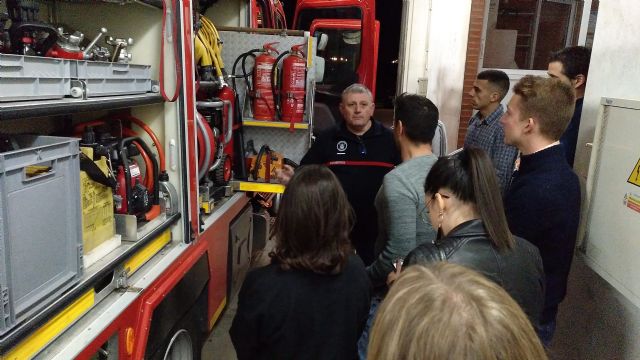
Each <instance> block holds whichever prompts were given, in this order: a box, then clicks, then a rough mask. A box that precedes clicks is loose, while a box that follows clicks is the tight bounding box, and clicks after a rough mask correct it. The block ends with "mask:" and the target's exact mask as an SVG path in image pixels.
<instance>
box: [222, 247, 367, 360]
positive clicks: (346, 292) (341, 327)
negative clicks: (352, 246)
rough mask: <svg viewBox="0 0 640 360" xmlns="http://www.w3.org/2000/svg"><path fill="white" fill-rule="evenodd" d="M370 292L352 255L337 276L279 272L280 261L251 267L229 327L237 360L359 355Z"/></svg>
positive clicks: (334, 359)
mask: <svg viewBox="0 0 640 360" xmlns="http://www.w3.org/2000/svg"><path fill="white" fill-rule="evenodd" d="M370 293H371V284H370V282H369V277H368V275H367V273H366V271H365V269H364V264H363V263H362V260H360V259H359V258H358V257H357V256H355V255H351V256H350V257H349V262H348V263H347V265H346V266H345V268H344V269H343V270H342V272H341V273H340V274H336V275H322V274H316V273H313V272H311V271H307V270H296V269H292V270H289V271H283V270H281V269H280V266H279V265H278V264H271V265H268V266H265V267H262V268H259V269H255V270H252V271H251V272H249V274H248V275H247V278H246V280H245V281H244V283H243V284H242V288H241V289H240V294H239V295H238V310H237V312H236V315H235V318H234V319H233V324H232V326H231V329H230V330H229V334H230V335H231V341H232V342H233V346H234V347H235V349H236V353H237V356H238V359H239V360H260V359H278V360H280V359H318V360H320V359H322V360H324V359H327V360H329V359H330V360H343V359H344V360H351V359H357V357H358V352H357V343H358V338H359V337H360V334H361V333H362V330H363V329H364V326H365V323H366V321H367V316H368V315H369V301H370Z"/></svg>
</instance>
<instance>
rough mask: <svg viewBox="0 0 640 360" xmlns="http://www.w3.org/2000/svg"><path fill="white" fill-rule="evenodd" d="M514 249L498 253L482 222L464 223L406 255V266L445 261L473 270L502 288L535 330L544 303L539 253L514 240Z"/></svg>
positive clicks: (529, 246) (520, 240)
mask: <svg viewBox="0 0 640 360" xmlns="http://www.w3.org/2000/svg"><path fill="white" fill-rule="evenodd" d="M514 240H515V247H514V248H513V249H512V250H508V251H504V252H499V251H498V250H497V249H496V248H495V247H494V246H493V244H492V243H491V240H490V239H489V234H487V231H486V230H485V228H484V225H483V223H482V220H479V219H476V220H471V221H467V222H464V223H462V224H460V225H458V226H457V227H456V228H454V229H453V230H452V231H451V232H450V233H449V235H447V236H446V237H445V238H443V239H439V240H436V243H435V244H423V245H420V246H418V247H417V248H415V249H414V250H413V251H411V252H410V253H409V255H407V258H406V260H405V262H404V264H405V266H407V265H412V264H428V263H434V262H438V261H448V262H451V263H454V264H458V265H463V266H466V267H468V268H470V269H473V270H476V271H478V272H480V273H481V274H483V275H485V276H486V277H487V278H489V279H491V280H492V281H494V282H495V283H497V284H498V285H500V286H502V287H503V288H504V289H505V290H506V291H507V292H508V293H509V294H510V295H511V297H512V298H513V299H514V300H515V301H516V302H517V303H518V304H520V306H521V307H522V309H523V310H524V312H525V313H526V314H527V316H528V317H529V319H530V320H531V323H532V324H533V325H534V327H537V326H538V324H539V320H540V314H541V312H542V305H543V302H544V271H543V269H542V259H541V258H540V254H539V252H538V249H537V248H536V247H535V246H534V245H532V244H531V243H529V242H528V241H526V240H524V239H522V238H519V237H517V236H514Z"/></svg>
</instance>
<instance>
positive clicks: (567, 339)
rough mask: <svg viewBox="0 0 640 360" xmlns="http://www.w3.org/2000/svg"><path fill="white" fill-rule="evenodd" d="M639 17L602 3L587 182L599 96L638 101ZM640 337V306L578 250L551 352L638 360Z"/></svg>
mask: <svg viewBox="0 0 640 360" xmlns="http://www.w3.org/2000/svg"><path fill="white" fill-rule="evenodd" d="M638 18H640V2H637V0H608V1H600V6H599V12H598V19H597V24H596V32H595V39H594V44H593V49H592V55H591V66H590V68H589V76H588V80H587V89H586V93H585V100H584V108H583V112H582V119H581V124H580V133H579V136H578V146H577V149H576V159H575V165H574V167H575V170H576V172H577V173H578V175H579V176H580V177H581V179H582V180H583V181H584V180H585V178H586V176H587V171H588V166H589V159H590V156H591V152H590V149H589V148H587V147H585V143H587V142H591V141H592V140H593V135H594V128H595V124H596V120H597V116H598V109H599V104H600V98H601V97H603V96H607V97H615V98H626V99H635V100H640V72H638V61H637V58H638V54H640V41H639V40H638V38H637V34H638V33H640V23H639V22H638V21H637V19H638ZM609 231H615V229H609ZM636 240H637V237H636ZM629 241H633V239H629ZM628 250H629V249H620V251H628ZM639 338H640V309H639V308H638V307H636V306H634V305H633V304H632V303H631V302H630V301H629V300H627V299H626V298H624V297H623V296H622V295H621V294H620V293H619V292H618V291H617V290H615V289H614V288H613V287H611V286H610V285H609V284H608V283H607V282H606V281H604V280H603V279H602V278H601V277H600V276H598V275H597V274H596V273H595V272H594V271H593V270H591V269H590V268H589V267H587V265H586V264H585V262H584V260H583V259H582V255H580V254H579V255H578V256H577V258H576V261H574V266H573V269H572V273H571V275H570V279H569V288H568V294H567V299H566V300H565V302H564V303H563V304H561V307H560V312H559V315H558V331H557V333H556V339H555V343H554V344H553V346H552V349H551V350H552V353H555V355H556V358H560V359H639V358H640V342H638V339H639Z"/></svg>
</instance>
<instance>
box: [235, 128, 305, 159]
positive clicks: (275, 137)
mask: <svg viewBox="0 0 640 360" xmlns="http://www.w3.org/2000/svg"><path fill="white" fill-rule="evenodd" d="M249 140H253V145H254V147H255V149H256V151H258V150H260V147H261V146H262V145H265V144H266V145H269V147H270V148H271V150H274V151H277V152H280V153H282V154H283V155H284V156H285V157H287V158H289V159H291V160H293V161H295V162H296V163H300V160H302V157H303V156H304V154H306V153H307V150H308V149H309V146H310V145H309V144H310V139H309V131H308V130H294V131H293V132H291V131H289V129H277V128H257V127H246V126H245V127H244V141H245V144H246V142H247V141H249Z"/></svg>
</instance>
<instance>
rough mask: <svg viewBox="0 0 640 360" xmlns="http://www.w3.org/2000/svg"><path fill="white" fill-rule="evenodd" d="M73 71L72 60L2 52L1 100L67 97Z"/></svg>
mask: <svg viewBox="0 0 640 360" xmlns="http://www.w3.org/2000/svg"><path fill="white" fill-rule="evenodd" d="M70 73H71V65H70V60H65V59H54V58H46V57H39V56H24V55H10V54H0V101H18V100H38V99H59V98H63V97H65V96H66V95H69V92H70V82H71V78H70Z"/></svg>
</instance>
